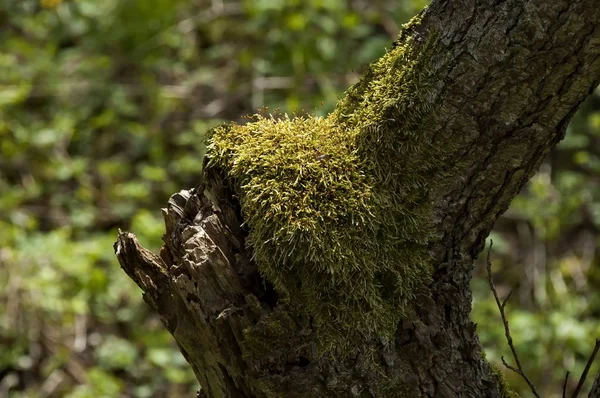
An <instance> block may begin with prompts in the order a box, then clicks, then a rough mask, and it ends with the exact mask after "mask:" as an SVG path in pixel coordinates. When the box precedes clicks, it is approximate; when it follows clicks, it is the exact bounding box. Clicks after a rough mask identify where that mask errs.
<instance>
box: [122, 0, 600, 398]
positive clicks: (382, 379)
mask: <svg viewBox="0 0 600 398" xmlns="http://www.w3.org/2000/svg"><path fill="white" fill-rule="evenodd" d="M599 26H600V7H599V6H598V4H597V2H596V1H595V0H580V1H572V0H554V1H547V0H506V1H489V0H488V1H486V0H462V1H459V0H446V1H434V2H433V4H432V5H431V6H430V8H429V9H428V10H426V11H425V12H424V13H423V15H422V19H421V22H420V23H419V24H416V25H414V26H412V27H411V28H410V29H409V30H408V31H407V32H406V33H405V35H411V36H412V37H413V38H415V43H417V44H415V45H417V46H418V43H420V42H423V43H425V42H428V40H429V38H430V37H433V36H435V37H436V42H435V49H434V51H433V55H432V56H430V57H428V65H426V66H427V67H428V68H429V70H430V76H431V79H433V80H432V81H433V84H430V86H429V88H428V92H427V97H426V99H425V101H426V102H427V103H428V104H429V105H430V106H431V109H432V111H431V112H430V113H426V114H424V115H422V119H423V123H424V124H425V123H426V124H427V126H430V127H428V130H427V132H426V133H424V134H421V135H420V136H418V137H413V138H411V139H414V140H420V141H427V142H429V143H433V145H435V146H438V147H440V148H444V147H447V148H451V153H450V154H449V155H448V159H449V160H450V161H448V162H446V164H445V166H444V168H445V170H444V172H443V173H432V174H431V179H432V181H430V182H429V184H430V186H431V187H434V188H433V189H431V190H430V191H429V197H430V200H431V203H432V204H433V209H434V220H433V222H434V227H435V232H436V233H435V239H433V240H432V241H431V243H430V245H429V249H430V252H431V254H432V256H433V258H434V276H433V282H432V283H431V285H430V286H428V292H429V293H428V294H426V295H423V296H421V297H419V298H418V300H417V302H416V303H415V311H414V314H415V315H414V317H411V318H410V319H407V320H406V321H404V322H401V324H400V325H399V326H398V329H397V332H396V335H395V338H394V339H393V340H392V341H389V340H386V339H383V338H382V339H376V340H374V341H369V342H367V343H365V345H364V349H363V353H361V354H358V355H355V356H353V357H351V358H346V359H343V360H342V359H339V358H340V357H343V356H336V355H325V356H321V355H320V354H319V352H318V351H317V349H316V343H315V339H316V338H317V337H316V336H315V331H314V329H313V328H312V325H311V321H310V319H309V318H306V317H301V316H297V315H296V314H294V313H292V312H290V311H289V309H288V308H287V306H286V305H285V303H283V302H280V301H278V295H277V293H276V292H275V291H273V289H272V288H271V287H270V284H269V282H268V281H264V280H262V278H261V276H260V274H259V272H258V268H257V266H256V264H255V263H254V262H253V259H252V253H251V252H250V249H248V248H247V247H246V244H245V239H246V237H247V232H248V231H247V230H246V229H245V228H246V227H245V226H242V225H243V221H244V220H243V219H242V215H241V214H242V213H241V211H240V205H239V203H238V202H237V201H236V197H235V196H234V194H235V192H233V188H232V187H231V185H230V184H229V183H228V182H227V181H226V180H225V178H224V174H223V173H222V171H220V170H218V169H215V168H210V169H207V170H206V171H205V176H204V177H205V178H204V181H203V182H202V184H201V185H200V186H199V187H198V188H196V189H193V190H190V191H182V192H180V193H178V194H176V195H173V197H172V198H171V200H170V201H169V204H168V206H167V208H166V209H164V210H163V212H164V216H165V221H166V229H167V232H166V235H165V237H164V241H165V246H164V247H163V249H162V250H161V252H160V255H159V256H157V255H154V254H152V253H150V252H148V251H147V250H145V249H143V248H142V247H141V246H140V245H139V244H138V243H137V241H136V239H135V236H134V235H132V234H130V233H120V235H119V238H118V241H117V243H116V244H115V251H116V253H117V257H118V259H119V261H120V263H121V266H122V267H123V269H124V270H125V271H126V272H127V273H128V275H129V276H130V277H131V278H132V279H133V280H135V281H136V282H137V284H138V285H139V286H140V287H141V288H142V289H143V291H144V298H145V299H146V301H147V302H148V303H149V304H150V305H151V306H152V307H153V308H154V309H155V310H156V311H157V312H158V313H159V314H160V316H161V318H162V320H163V322H164V324H165V326H166V327H167V328H168V329H169V331H170V332H171V333H172V334H173V336H174V337H175V340H176V341H177V343H178V344H179V347H180V349H181V351H182V353H183V355H184V356H185V358H186V359H187V360H188V362H189V363H190V364H191V366H192V367H193V369H194V372H195V374H196V376H197V378H198V380H199V382H200V384H201V386H202V394H203V395H204V396H206V397H318V396H323V397H329V396H331V397H335V396H339V397H419V396H422V397H503V396H509V395H508V394H509V393H508V392H507V391H505V390H503V389H502V388H501V384H502V383H501V382H500V380H499V379H498V377H497V376H496V375H495V373H494V372H493V371H492V370H491V369H490V366H489V364H488V363H487V362H486V361H485V360H484V358H483V356H482V350H481V347H480V344H479V342H478V339H477V337H476V334H475V329H476V328H475V325H474V324H473V323H472V322H471V320H470V311H471V292H470V289H469V281H470V278H471V269H472V266H473V260H474V259H475V258H476V256H477V255H478V254H479V253H480V252H481V250H482V249H483V245H484V241H485V238H486V236H487V235H488V233H489V231H490V229H491V228H492V225H493V223H494V221H495V220H496V219H497V217H498V216H499V215H500V214H502V213H503V212H504V211H505V210H506V209H507V207H508V205H509V203H510V201H511V199H512V198H513V197H514V196H515V195H516V194H517V193H518V191H519V189H521V187H522V186H523V185H524V184H525V182H526V181H527V180H528V179H529V178H530V177H531V175H532V174H533V173H534V172H535V170H536V169H537V168H538V166H539V164H540V162H541V161H542V160H543V158H544V156H545V155H546V154H547V153H548V150H549V149H550V148H552V146H554V145H555V144H556V143H557V142H558V141H560V140H561V139H562V138H563V136H564V134H565V130H566V127H567V125H568V123H569V120H570V118H571V116H572V115H573V114H574V112H575V111H576V110H577V108H578V106H579V105H580V104H581V103H582V101H583V100H584V99H585V98H586V96H587V95H589V94H590V92H591V91H592V90H593V89H594V88H595V87H596V86H597V84H598V83H599V79H600V29H599ZM423 66H424V67H425V65H423ZM365 78H366V79H368V78H369V77H368V75H367V77H365ZM430 83H431V82H430ZM417 88H418V87H417ZM355 94H356V93H355ZM359 94H360V92H359ZM388 127H389V124H388ZM409 144H410V143H409ZM257 335H259V336H260V335H262V336H263V337H264V338H263V339H260V338H259V339H257V338H256V336H257ZM250 337H252V339H251V338H250ZM250 343H252V344H250ZM336 358H338V359H336ZM596 384H597V383H596ZM597 390H598V389H597V388H596V393H595V394H596V395H594V396H597ZM590 396H591V395H590Z"/></svg>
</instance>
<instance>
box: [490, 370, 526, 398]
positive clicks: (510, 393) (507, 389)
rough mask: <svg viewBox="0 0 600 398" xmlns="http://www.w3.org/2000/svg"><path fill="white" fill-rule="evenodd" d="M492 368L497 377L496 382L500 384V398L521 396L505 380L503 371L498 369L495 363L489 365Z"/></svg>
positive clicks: (517, 397)
mask: <svg viewBox="0 0 600 398" xmlns="http://www.w3.org/2000/svg"><path fill="white" fill-rule="evenodd" d="M490 366H491V368H492V373H493V374H494V376H496V378H497V379H498V384H499V386H500V393H501V394H502V398H521V396H520V395H519V394H518V393H517V392H516V391H515V390H513V389H512V387H511V386H510V385H509V384H508V381H506V378H505V377H504V373H502V371H501V370H500V369H498V367H497V366H495V365H490Z"/></svg>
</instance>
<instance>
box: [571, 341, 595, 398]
mask: <svg viewBox="0 0 600 398" xmlns="http://www.w3.org/2000/svg"><path fill="white" fill-rule="evenodd" d="M599 350H600V339H596V346H595V347H594V351H592V355H590V358H589V359H588V361H587V364H586V365H585V369H584V370H583V373H582V374H581V377H580V378H579V383H577V387H575V391H573V395H572V396H571V397H573V398H577V396H578V395H579V393H580V392H581V389H582V388H583V383H585V379H586V377H587V374H588V372H589V371H590V368H591V367H592V363H593V362H594V359H595V358H596V355H597V354H598V351H599Z"/></svg>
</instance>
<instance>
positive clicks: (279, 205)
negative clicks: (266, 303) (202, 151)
mask: <svg viewBox="0 0 600 398" xmlns="http://www.w3.org/2000/svg"><path fill="white" fill-rule="evenodd" d="M431 36H432V37H433V35H431ZM401 38H402V43H399V44H398V45H397V46H395V47H394V48H393V49H391V50H390V51H388V52H387V53H386V54H385V55H384V56H383V57H382V58H381V59H380V60H378V61H377V62H375V63H374V64H372V65H371V66H370V67H369V70H368V72H367V73H366V76H365V77H364V78H363V80H362V81H360V82H359V83H358V84H357V85H355V86H354V87H352V88H351V89H350V90H349V91H348V92H347V93H346V95H345V97H344V98H343V99H342V100H341V101H340V103H339V104H338V107H337V109H336V110H335V111H334V112H333V113H332V114H330V115H329V116H328V117H326V118H320V117H294V118H290V117H288V116H287V115H286V116H284V117H280V118H275V117H272V116H264V115H256V116H255V117H254V121H253V122H251V123H247V124H245V125H237V124H232V125H228V126H221V127H218V128H216V129H214V130H213V131H212V132H211V134H210V138H209V147H208V157H209V167H214V166H217V167H219V168H221V169H223V170H224V171H225V172H226V173H227V175H228V177H229V178H230V179H231V181H232V182H233V183H234V184H235V188H236V191H237V193H238V196H239V198H240V202H241V205H242V209H243V212H244V217H245V220H246V221H247V224H248V226H249V228H250V234H249V235H250V242H251V244H252V245H253V249H254V253H255V256H256V261H257V264H258V266H259V268H260V270H261V272H262V274H263V275H264V277H265V278H266V279H267V280H269V281H270V282H271V283H272V284H273V285H274V286H275V289H276V290H277V292H278V293H279V294H280V297H282V299H283V300H285V302H286V303H287V304H288V305H289V306H290V307H291V308H293V309H295V310H296V311H297V312H298V313H301V314H304V315H310V316H312V318H313V320H314V324H315V326H316V328H317V331H318V333H319V343H320V345H321V347H320V348H321V349H325V350H327V349H329V348H335V347H336V346H339V345H340V344H341V345H344V344H348V343H350V342H352V341H353V342H356V338H359V339H369V338H371V337H373V336H375V335H384V336H388V337H391V336H392V335H393V333H394V331H395V329H396V325H397V324H398V322H399V321H400V320H401V319H402V318H404V317H406V316H408V314H409V312H410V308H411V301H412V300H413V299H414V298H415V296H416V295H417V294H419V292H420V291H421V292H423V291H424V290H423V288H424V287H425V286H426V285H427V283H428V282H429V280H430V277H431V266H430V260H429V255H428V251H427V245H428V243H429V242H430V240H431V238H432V232H433V231H432V230H433V228H432V224H431V220H432V214H431V212H432V207H431V203H430V201H429V197H428V194H429V187H428V181H429V180H430V178H431V175H432V174H433V173H434V172H436V170H438V169H439V168H440V163H441V162H442V160H441V158H442V157H441V156H440V151H439V150H437V149H436V148H434V147H433V145H432V144H431V143H430V140H428V139H427V136H426V135H425V134H424V131H426V128H427V125H426V124H425V123H423V122H422V120H424V119H427V118H424V117H423V116H424V115H425V114H426V113H427V112H430V111H431V110H430V109H429V108H428V107H427V106H426V105H425V103H426V96H427V95H428V89H427V88H428V85H427V78H428V75H429V72H428V68H427V61H428V57H429V55H430V54H429V50H430V48H432V47H433V41H434V40H435V39H434V38H430V39H428V43H427V44H425V43H420V42H416V41H415V39H414V38H413V37H412V36H411V37H406V36H401ZM363 341H364V340H363Z"/></svg>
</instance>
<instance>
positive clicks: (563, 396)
mask: <svg viewBox="0 0 600 398" xmlns="http://www.w3.org/2000/svg"><path fill="white" fill-rule="evenodd" d="M568 382H569V371H568V370H567V375H566V376H565V382H564V383H563V390H562V391H563V393H562V398H567V383H568Z"/></svg>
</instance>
